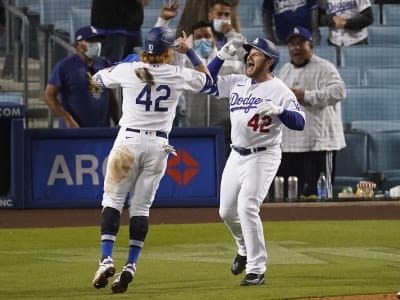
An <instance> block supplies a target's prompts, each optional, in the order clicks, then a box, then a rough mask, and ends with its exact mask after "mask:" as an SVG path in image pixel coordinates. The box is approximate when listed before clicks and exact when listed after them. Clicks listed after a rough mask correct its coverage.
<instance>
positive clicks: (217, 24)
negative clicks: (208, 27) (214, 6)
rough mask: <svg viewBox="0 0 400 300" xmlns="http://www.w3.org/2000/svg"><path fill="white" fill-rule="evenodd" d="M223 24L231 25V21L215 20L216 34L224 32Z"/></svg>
mask: <svg viewBox="0 0 400 300" xmlns="http://www.w3.org/2000/svg"><path fill="white" fill-rule="evenodd" d="M222 23H228V24H231V19H214V20H213V26H214V29H215V31H216V32H222V31H221V25H222Z"/></svg>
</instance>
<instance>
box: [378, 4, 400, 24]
mask: <svg viewBox="0 0 400 300" xmlns="http://www.w3.org/2000/svg"><path fill="white" fill-rule="evenodd" d="M399 16H400V5H399V4H384V5H383V6H382V24H384V25H400V17H399Z"/></svg>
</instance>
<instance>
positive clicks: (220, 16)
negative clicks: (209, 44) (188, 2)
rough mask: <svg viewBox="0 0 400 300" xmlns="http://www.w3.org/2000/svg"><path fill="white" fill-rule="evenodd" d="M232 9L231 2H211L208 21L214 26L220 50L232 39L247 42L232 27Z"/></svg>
mask: <svg viewBox="0 0 400 300" xmlns="http://www.w3.org/2000/svg"><path fill="white" fill-rule="evenodd" d="M232 7H233V6H232V1H231V0H214V1H211V6H210V10H209V12H208V20H209V21H210V22H211V23H212V25H213V30H214V32H215V37H216V41H217V49H218V50H220V49H221V48H222V46H223V45H225V43H226V42H228V41H230V40H232V39H242V40H243V41H244V42H246V39H245V37H244V36H243V35H242V34H240V33H238V32H237V31H236V30H235V29H234V27H233V25H232Z"/></svg>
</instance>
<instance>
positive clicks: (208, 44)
mask: <svg viewBox="0 0 400 300" xmlns="http://www.w3.org/2000/svg"><path fill="white" fill-rule="evenodd" d="M194 50H195V51H196V52H197V53H198V54H199V55H200V56H201V57H203V58H207V57H208V56H209V55H210V53H211V52H212V50H213V47H212V40H211V39H200V40H195V41H194Z"/></svg>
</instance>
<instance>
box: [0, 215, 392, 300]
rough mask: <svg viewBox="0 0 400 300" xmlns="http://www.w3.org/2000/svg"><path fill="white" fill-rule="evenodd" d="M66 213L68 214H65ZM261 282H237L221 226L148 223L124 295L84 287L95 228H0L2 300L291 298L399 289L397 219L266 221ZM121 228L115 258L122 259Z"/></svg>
mask: <svg viewBox="0 0 400 300" xmlns="http://www.w3.org/2000/svg"><path fill="white" fill-rule="evenodd" d="M71 217H73V216H71ZM264 230H265V236H266V240H267V248H268V254H269V264H268V270H267V273H266V280H267V281H266V284H265V285H264V286H261V287H240V286H239V283H240V281H241V279H242V278H243V275H239V276H238V277H235V276H233V275H231V274H230V271H229V267H230V264H231V261H232V259H233V257H234V255H235V253H236V249H235V246H234V243H233V240H232V239H231V236H230V234H229V233H228V231H227V229H226V227H225V225H224V224H222V223H215V224H193V225H151V226H150V232H149V235H148V238H147V241H146V243H145V246H144V250H143V252H142V255H141V257H140V261H139V263H138V266H137V275H136V277H135V278H134V281H133V283H132V284H131V285H130V287H129V289H128V291H127V293H125V294H119V295H111V290H110V289H109V288H106V289H101V290H96V289H94V288H93V287H92V286H91V281H92V277H93V274H94V272H95V271H96V269H97V263H98V258H99V253H100V245H99V244H100V243H99V239H100V238H99V228H98V227H73V228H49V229H0V241H1V242H0V257H1V272H0V298H1V299H79V300H86V299H109V298H110V296H112V299H166V300H168V299H171V300H190V299H199V300H200V299H201V300H204V299H227V300H228V299H229V300H232V299H257V300H264V299H291V298H300V297H310V296H330V295H351V294H375V293H394V292H396V291H397V290H398V288H400V221H398V220H396V221H395V220H394V221H335V222H332V221H322V222H321V221H318V222H314V221H313V222H265V223H264ZM127 231H128V230H127V227H126V226H124V227H121V229H120V235H119V236H118V240H117V243H116V249H115V255H114V261H115V264H116V267H117V271H119V269H120V268H121V267H122V265H123V263H124V262H125V259H126V255H127V252H126V251H127V250H126V245H127V239H128V237H127Z"/></svg>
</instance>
